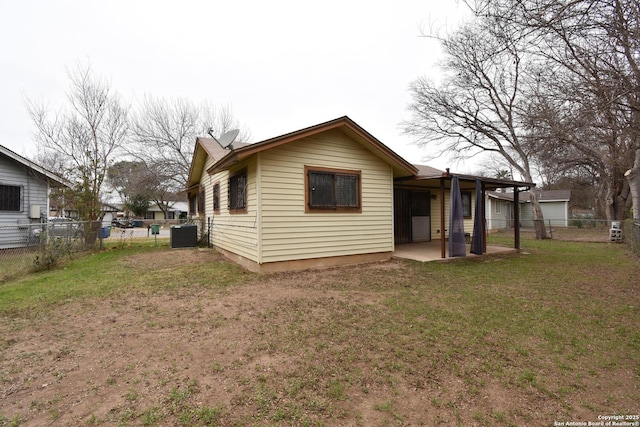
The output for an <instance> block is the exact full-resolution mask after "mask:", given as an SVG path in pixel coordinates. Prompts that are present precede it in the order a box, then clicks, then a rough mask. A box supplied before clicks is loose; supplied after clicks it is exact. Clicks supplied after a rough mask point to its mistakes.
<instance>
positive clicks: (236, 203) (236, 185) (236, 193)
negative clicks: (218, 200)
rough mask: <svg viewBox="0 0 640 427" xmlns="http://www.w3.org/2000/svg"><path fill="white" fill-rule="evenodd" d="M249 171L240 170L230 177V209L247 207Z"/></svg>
mask: <svg viewBox="0 0 640 427" xmlns="http://www.w3.org/2000/svg"><path fill="white" fill-rule="evenodd" d="M246 192H247V171H246V170H245V171H242V172H239V173H237V174H235V175H233V176H231V177H230V178H229V203H228V204H229V209H230V210H234V209H244V208H246V207H247V193H246Z"/></svg>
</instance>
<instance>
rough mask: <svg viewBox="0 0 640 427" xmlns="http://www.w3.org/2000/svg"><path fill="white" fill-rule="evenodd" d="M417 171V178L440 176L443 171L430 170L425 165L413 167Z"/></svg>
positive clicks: (430, 168)
mask: <svg viewBox="0 0 640 427" xmlns="http://www.w3.org/2000/svg"><path fill="white" fill-rule="evenodd" d="M413 166H415V167H416V169H418V176H442V174H443V173H445V172H444V171H443V170H440V169H436V168H432V167H431V166H427V165H413Z"/></svg>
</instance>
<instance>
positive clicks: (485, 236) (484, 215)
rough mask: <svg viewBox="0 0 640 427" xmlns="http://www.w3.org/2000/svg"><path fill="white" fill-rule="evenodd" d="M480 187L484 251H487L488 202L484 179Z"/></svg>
mask: <svg viewBox="0 0 640 427" xmlns="http://www.w3.org/2000/svg"><path fill="white" fill-rule="evenodd" d="M480 188H481V189H482V253H483V254H486V253H487V209H486V207H487V203H486V198H487V195H486V194H485V187H484V181H481V182H480Z"/></svg>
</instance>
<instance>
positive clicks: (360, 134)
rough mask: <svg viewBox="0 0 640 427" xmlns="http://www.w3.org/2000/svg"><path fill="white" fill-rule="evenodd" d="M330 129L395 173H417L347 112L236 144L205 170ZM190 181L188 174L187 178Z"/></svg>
mask: <svg viewBox="0 0 640 427" xmlns="http://www.w3.org/2000/svg"><path fill="white" fill-rule="evenodd" d="M332 129H338V130H340V131H341V132H343V133H345V134H346V135H347V136H349V137H351V138H353V139H354V140H356V141H358V142H359V143H360V144H362V145H363V146H364V147H365V148H367V149H368V150H369V151H371V152H372V153H374V154H375V155H376V156H378V157H379V158H381V159H382V160H384V161H385V162H387V163H389V164H390V165H391V166H392V167H393V170H394V176H412V175H415V174H416V173H418V169H417V168H416V167H415V166H413V165H412V164H410V163H409V162H407V161H406V160H405V159H403V158H402V157H400V156H399V155H398V154H396V153H395V152H394V151H392V150H391V149H390V148H389V147H387V146H386V145H384V144H383V143H382V142H380V141H379V140H378V139H376V138H375V137H374V136H373V135H371V134H370V133H369V132H367V131H366V130H364V129H363V128H361V127H360V126H359V125H358V124H357V123H356V122H354V121H353V120H351V119H350V118H349V117H347V116H343V117H340V118H337V119H334V120H330V121H328V122H324V123H320V124H318V125H315V126H310V127H307V128H304V129H300V130H297V131H294V132H291V133H287V134H284V135H280V136H277V137H275V138H271V139H267V140H265V141H262V142H257V143H255V144H251V145H245V146H244V147H238V148H236V149H234V150H232V151H228V152H227V154H226V155H225V156H224V157H223V158H222V159H220V160H218V159H216V160H218V161H217V162H216V163H215V164H214V165H213V166H212V167H211V168H209V169H208V170H207V172H209V173H215V172H217V171H221V170H224V169H227V168H228V167H229V166H231V165H233V164H235V163H237V162H239V161H241V160H244V159H246V158H247V157H249V156H252V155H254V154H256V153H259V152H261V151H264V150H269V149H271V148H275V147H279V146H281V145H284V144H287V143H290V142H294V141H298V140H301V139H303V138H306V137H309V136H313V135H317V134H320V133H323V132H327V131H329V130H332ZM234 145H235V144H234ZM214 158H215V157H214ZM194 172H196V171H194ZM189 182H191V177H190V178H189Z"/></svg>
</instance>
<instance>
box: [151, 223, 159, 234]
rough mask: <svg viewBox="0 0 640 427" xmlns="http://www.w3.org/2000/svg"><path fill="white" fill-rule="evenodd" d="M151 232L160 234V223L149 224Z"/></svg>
mask: <svg viewBox="0 0 640 427" xmlns="http://www.w3.org/2000/svg"><path fill="white" fill-rule="evenodd" d="M151 234H160V224H151Z"/></svg>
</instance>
